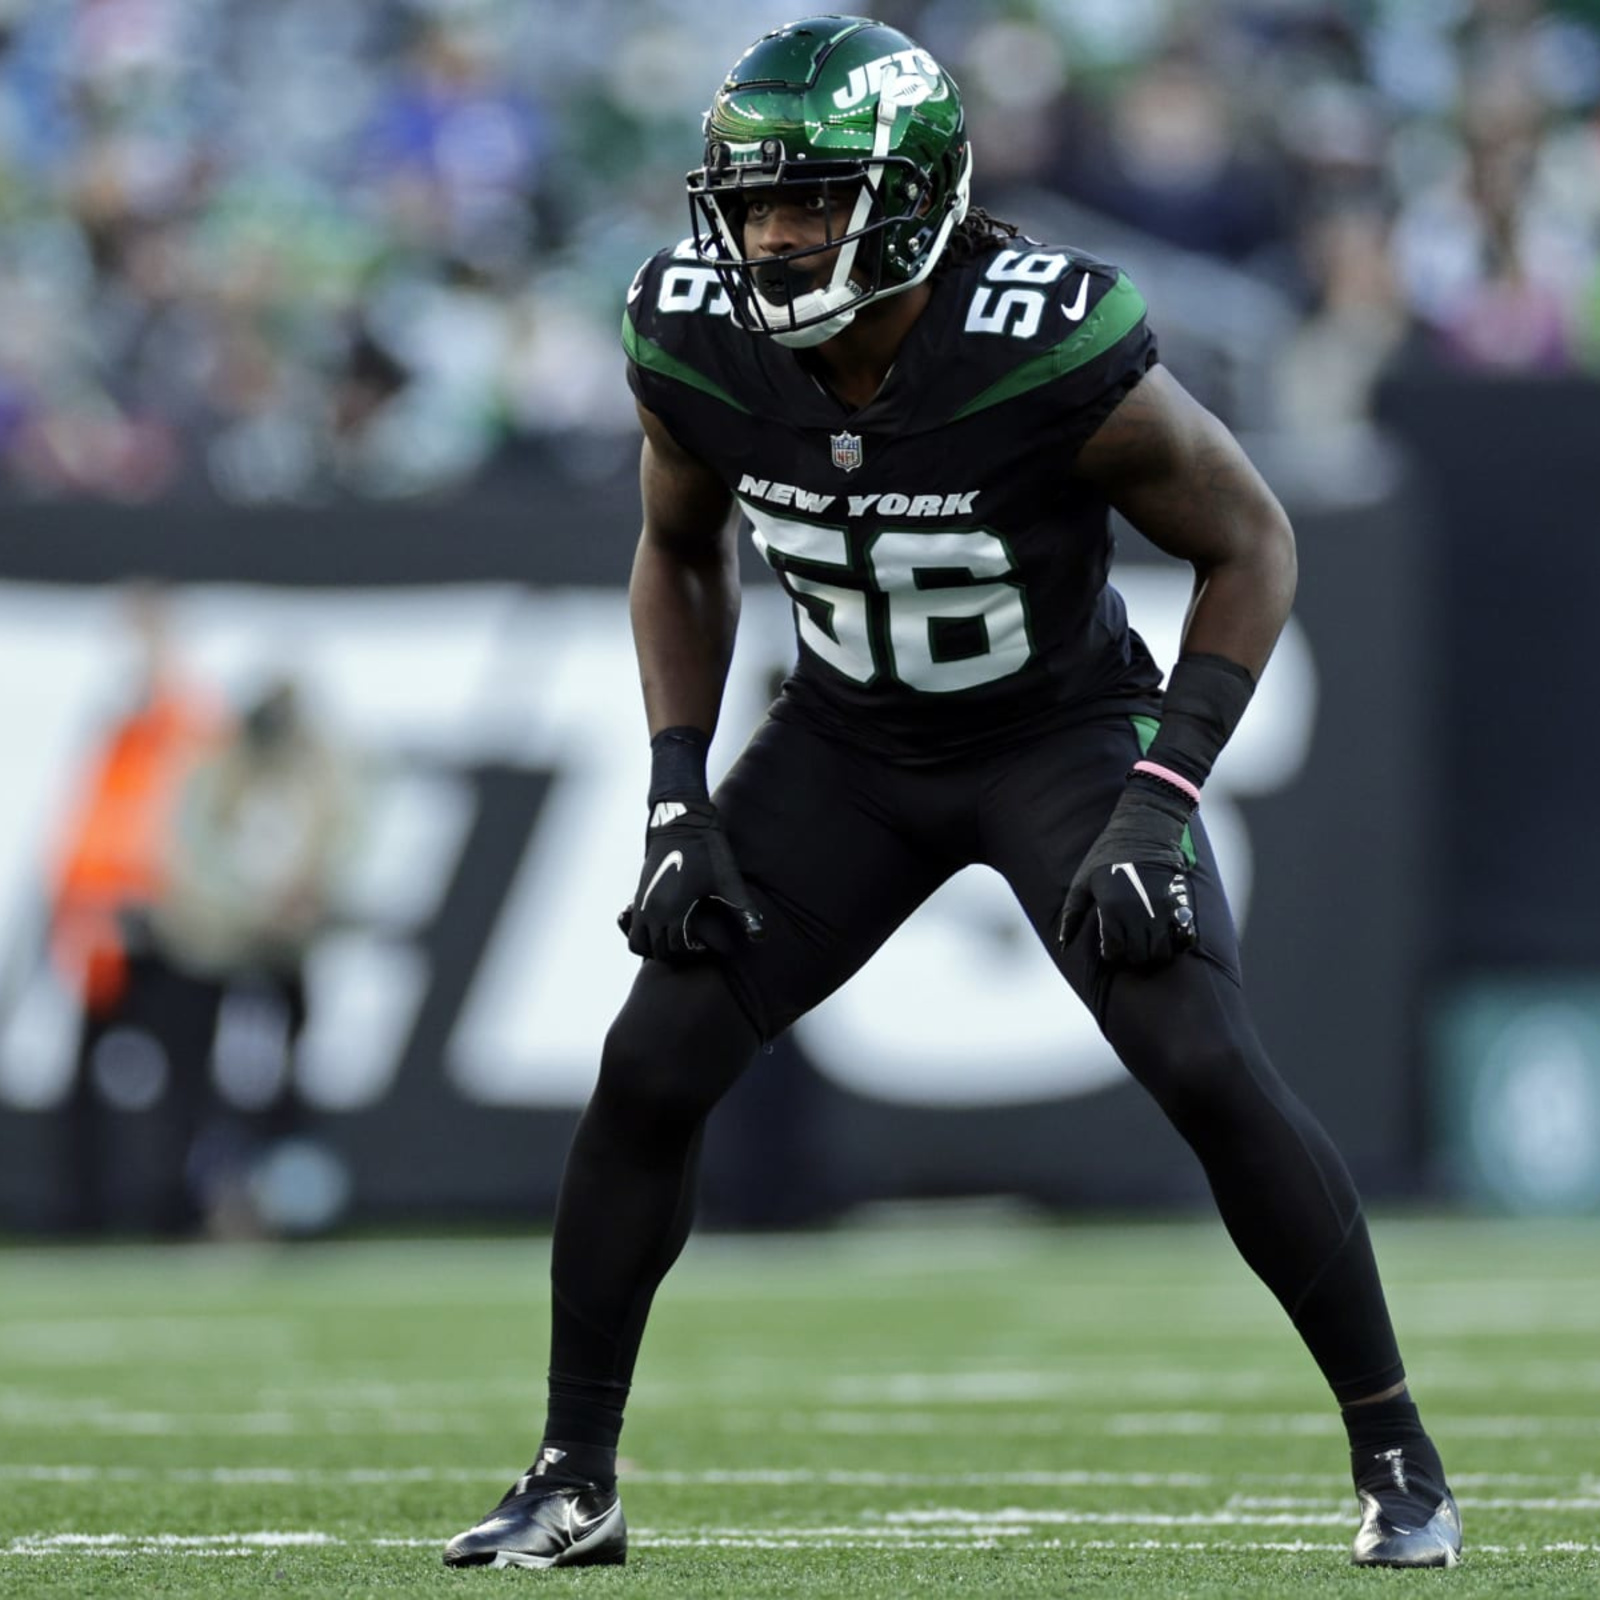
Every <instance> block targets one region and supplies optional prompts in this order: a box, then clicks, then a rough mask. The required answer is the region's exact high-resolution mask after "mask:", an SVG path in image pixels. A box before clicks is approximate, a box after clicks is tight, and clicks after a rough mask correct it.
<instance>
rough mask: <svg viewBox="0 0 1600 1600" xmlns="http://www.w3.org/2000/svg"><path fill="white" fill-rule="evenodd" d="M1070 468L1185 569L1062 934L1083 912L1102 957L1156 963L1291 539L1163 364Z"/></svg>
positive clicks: (1181, 934)
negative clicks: (1134, 740)
mask: <svg viewBox="0 0 1600 1600" xmlns="http://www.w3.org/2000/svg"><path fill="white" fill-rule="evenodd" d="M1075 472H1076V474H1077V476H1078V477H1079V478H1080V479H1081V480H1082V481H1084V482H1085V483H1088V484H1090V485H1092V486H1093V487H1094V488H1095V489H1096V490H1098V491H1099V493H1101V494H1102V495H1103V496H1104V497H1105V498H1106V500H1107V501H1108V502H1109V503H1110V504H1111V505H1113V506H1115V507H1116V508H1117V510H1119V511H1120V512H1121V513H1122V514H1123V515H1124V516H1125V517H1126V518H1127V519H1128V520H1129V522H1131V523H1132V524H1133V525H1134V527H1136V528H1137V529H1138V530H1139V531H1140V532H1141V533H1142V534H1144V536H1145V537H1146V538H1147V539H1149V540H1150V541H1151V543H1153V544H1155V545H1157V546H1158V547H1159V548H1161V549H1163V550H1165V551H1167V552H1168V553H1169V554H1170V555H1174V556H1177V557H1179V558H1180V559H1182V560H1185V561H1187V562H1189V564H1190V565H1191V566H1192V567H1193V568H1194V575H1195V581H1194V596H1193V599H1192V600H1191V602H1190V605H1189V611H1188V615H1187V616H1186V617H1185V619H1184V626H1183V638H1182V644H1181V647H1180V651H1179V655H1178V660H1177V662H1176V663H1175V664H1174V665H1173V668H1172V671H1171V673H1170V674H1169V675H1168V678H1167V686H1166V690H1165V693H1164V694H1163V697H1162V714H1161V725H1160V727H1159V729H1158V730H1157V732H1156V736H1155V738H1154V739H1153V740H1152V741H1151V743H1150V747H1149V749H1148V750H1146V751H1145V754H1144V757H1143V759H1141V760H1139V761H1137V762H1135V763H1134V765H1133V767H1132V769H1131V770H1130V772H1129V774H1128V782H1127V787H1126V788H1125V789H1124V790H1123V793H1122V797H1121V799H1120V800H1119V801H1118V802H1117V805H1116V807H1115V809H1114V810H1113V811H1112V813H1111V817H1110V819H1109V821H1108V822H1107V823H1106V826H1105V828H1104V830H1103V831H1102V832H1101V834H1100V837H1099V838H1098V839H1097V840H1096V841H1095V843H1094V845H1093V846H1092V847H1091V848H1090V851H1089V853H1088V855H1087V856H1086V857H1085V858H1084V860H1083V862H1082V864H1081V865H1080V866H1079V868H1078V871H1077V873H1076V874H1075V875H1074V877H1073V880H1072V883H1071V885H1070V886H1069V887H1068V890H1067V898H1066V903H1065V905H1064V906H1063V908H1062V914H1061V921H1060V924H1059V928H1058V936H1059V939H1060V942H1061V944H1062V947H1063V948H1065V947H1066V946H1068V945H1070V944H1071V943H1072V941H1073V940H1074V939H1075V938H1076V937H1077V936H1078V932H1079V930H1080V929H1081V928H1082V927H1083V926H1084V924H1085V923H1086V922H1087V921H1088V918H1089V913H1090V912H1091V911H1094V912H1095V913H1096V923H1097V926H1098V930H1099V939H1100V950H1101V953H1102V955H1103V956H1104V957H1105V958H1106V959H1107V960H1110V961H1113V962H1116V963H1121V964H1125V965H1129V966H1139V967H1148V966H1159V965H1161V964H1162V963H1163V962H1166V961H1170V960H1172V959H1173V958H1174V957H1176V956H1178V955H1180V954H1181V953H1182V952H1183V951H1184V950H1185V949H1187V948H1188V947H1189V946H1190V945H1192V944H1193V943H1194V941H1195V939H1196V937H1197V934H1198V930H1197V929H1196V926H1195V920H1194V909H1193V905H1192V903H1191V897H1190V895H1189V888H1188V878H1187V875H1186V867H1187V858H1186V856H1185V853H1184V849H1183V837H1184V829H1185V828H1186V827H1187V826H1188V823H1189V819H1190V817H1191V816H1192V815H1193V813H1194V810H1195V807H1196V806H1198V805H1199V803H1200V793H1201V789H1202V788H1203V786H1204V784H1205V782H1206V779H1207V778H1208V777H1209V776H1210V773H1211V766H1212V763H1213V762H1214V761H1215V760H1216V758H1217V755H1218V752H1219V751H1220V750H1221V749H1222V747H1223V745H1224V744H1226V743H1227V741H1228V738H1229V737H1230V735H1231V734H1232V733H1233V730H1234V728H1235V727H1237V726H1238V723H1239V719H1240V717H1242V716H1243V715H1244V711H1245V707H1246V706H1247V705H1248V704H1249V702H1250V696H1251V695H1252V694H1253V693H1254V691H1255V685H1256V678H1257V675H1258V674H1259V673H1260V672H1261V670H1262V668H1263V667H1265V666H1266V664H1267V658H1268V657H1269V656H1270V655H1271V654H1272V647H1273V646H1274V645H1275V644H1276V643H1277V639H1278V635H1279V633H1281V632H1282V630H1283V625H1284V623H1285V621H1287V619H1288V616H1289V608H1290V606H1291V604H1292V603H1293V601H1294V589H1295V550H1294V534H1293V531H1292V529H1291V528H1290V526H1289V519H1288V517H1287V516H1286V515H1285V514H1284V510H1283V507H1282V506H1281V505H1279V503H1278V500H1277V497H1276V496H1275V495H1274V494H1273V493H1272V491H1271V490H1270V489H1269V488H1268V487H1267V485H1266V483H1265V482H1264V481H1263V480H1262V478H1261V475H1260V474H1259V473H1258V472H1257V471H1256V470H1255V468H1254V467H1253V466H1252V465H1251V463H1250V460H1249V458H1248V457H1247V456H1246V455H1245V453H1244V451H1243V449H1242V448H1241V447H1240V445H1239V442H1238V441H1237V440H1236V439H1235V438H1234V437H1233V435H1232V434H1231V433H1229V432H1228V430H1227V429H1226V428H1225V427H1224V426H1223V425H1222V424H1221V423H1220V422H1219V421H1218V420H1217V419H1216V418H1215V417H1214V416H1212V415H1211V413H1210V412H1209V411H1207V410H1206V409H1205V408H1204V407H1203V406H1201V405H1200V404H1199V403H1198V402H1197V401H1195V400H1194V399H1193V398H1192V397H1191V396H1190V395H1189V394H1188V393H1187V392H1186V391H1185V390H1184V388H1183V386H1182V385H1181V384H1180V383H1179V382H1178V381H1177V379H1175V378H1173V377H1172V376H1171V375H1170V374H1169V373H1167V372H1165V371H1164V370H1163V369H1162V368H1160V367H1156V368H1153V369H1152V370H1151V371H1150V372H1149V373H1147V374H1146V375H1145V377H1144V378H1143V379H1142V381H1140V382H1139V383H1137V384H1136V385H1135V386H1134V387H1133V389H1132V390H1131V391H1130V392H1129V393H1128V394H1127V395H1126V396H1124V398H1123V399H1122V401H1121V402H1120V404H1119V405H1118V406H1117V408H1116V409H1115V410H1114V411H1113V412H1112V413H1111V415H1110V416H1109V417H1108V418H1107V419H1106V421H1105V422H1104V423H1102V424H1101V426H1100V427H1099V428H1098V429H1097V430H1096V432H1095V433H1094V434H1093V435H1092V436H1091V437H1090V439H1089V440H1088V442H1087V443H1086V444H1085V445H1084V447H1083V449H1082V450H1081V451H1080V453H1079V455H1078V459H1077V463H1076V467H1075Z"/></svg>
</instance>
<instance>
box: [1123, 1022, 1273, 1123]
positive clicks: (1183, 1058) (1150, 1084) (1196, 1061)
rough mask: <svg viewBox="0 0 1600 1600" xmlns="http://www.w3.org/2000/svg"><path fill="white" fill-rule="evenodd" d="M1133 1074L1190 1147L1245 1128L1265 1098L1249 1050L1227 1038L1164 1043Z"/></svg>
mask: <svg viewBox="0 0 1600 1600" xmlns="http://www.w3.org/2000/svg"><path fill="white" fill-rule="evenodd" d="M1130 1065H1132V1063H1130ZM1134 1071H1135V1076H1137V1077H1138V1079H1139V1081H1140V1082H1141V1083H1143V1084H1144V1086H1145V1087H1146V1088H1147V1089H1148V1090H1149V1091H1150V1093H1151V1094H1152V1095H1154V1096H1155V1099H1156V1102H1157V1104H1158V1105H1159V1106H1160V1107H1161V1109H1162V1111H1163V1112H1165V1114H1166V1116H1167V1118H1168V1120H1169V1121H1171V1122H1172V1123H1173V1125H1174V1126H1175V1127H1176V1128H1177V1129H1178V1131H1179V1132H1180V1133H1182V1134H1184V1136H1185V1137H1186V1138H1188V1139H1189V1140H1190V1142H1191V1143H1193V1142H1194V1141H1195V1139H1196V1138H1197V1137H1204V1136H1205V1135H1206V1134H1208V1133H1210V1134H1216V1133H1218V1132H1223V1131H1225V1130H1226V1129H1227V1128H1229V1127H1232V1126H1234V1125H1236V1124H1242V1123H1243V1122H1244V1121H1246V1120H1247V1119H1248V1117H1249V1115H1250V1107H1251V1105H1252V1104H1253V1103H1254V1102H1257V1101H1259V1099H1260V1089H1259V1085H1258V1084H1257V1082H1256V1078H1255V1074H1254V1073H1253V1072H1252V1070H1251V1063H1250V1062H1249V1061H1248V1060H1247V1059H1246V1055H1245V1052H1244V1050H1243V1049H1241V1048H1240V1046H1239V1045H1238V1044H1237V1043H1236V1042H1235V1041H1233V1040H1231V1039H1227V1038H1220V1039H1219V1038H1205V1037H1198V1038H1197V1037H1194V1036H1190V1037H1187V1038H1169V1039H1166V1040H1163V1041H1162V1042H1161V1044H1160V1045H1159V1046H1157V1047H1154V1048H1151V1049H1149V1050H1148V1051H1147V1052H1146V1053H1145V1055H1144V1058H1143V1060H1142V1061H1141V1062H1140V1063H1139V1064H1138V1065H1137V1066H1136V1067H1135V1068H1134Z"/></svg>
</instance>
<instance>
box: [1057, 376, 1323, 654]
mask: <svg viewBox="0 0 1600 1600" xmlns="http://www.w3.org/2000/svg"><path fill="white" fill-rule="evenodd" d="M1075 471H1076V475H1077V476H1078V477H1080V478H1082V479H1083V480H1084V481H1085V482H1087V483H1089V484H1092V485H1093V486H1094V487H1095V488H1096V489H1098V490H1099V492H1100V493H1101V494H1103V495H1104V496H1105V498H1106V499H1107V500H1108V501H1110V503H1111V504H1112V505H1113V506H1115V507H1116V508H1117V510H1118V511H1120V512H1121V513H1122V514H1123V516H1125V517H1126V518H1127V519H1128V521H1129V522H1131V523H1132V524H1133V525H1134V527H1136V528H1137V529H1138V530H1139V532H1140V533H1142V534H1143V535H1144V536H1145V537H1146V538H1147V539H1148V540H1150V542H1151V543H1152V544H1154V545H1156V546H1158V547H1159V548H1160V549H1162V550H1165V551H1166V552H1167V553H1168V554H1169V555H1174V556H1177V557H1179V558H1180V559H1181V560H1184V561H1187V562H1189V563H1190V564H1191V565H1192V566H1193V567H1194V572H1195V588H1194V599H1193V601H1192V603H1191V605H1190V607H1189V614H1188V616H1187V618H1186V619H1185V622H1184V631H1183V645H1182V649H1183V652H1184V653H1185V654H1205V655H1215V656H1220V657H1222V658H1224V659H1226V660H1228V661H1232V662H1234V663H1235V664H1237V665H1238V666H1240V667H1242V668H1243V669H1244V670H1245V671H1246V672H1248V673H1249V674H1250V676H1251V678H1252V679H1255V678H1257V677H1259V676H1260V674H1261V669H1262V668H1263V667H1265V666H1266V664H1267V658H1268V656H1270V655H1271V654H1272V647H1273V645H1274V644H1276V643H1277V639H1278V634H1279V633H1280V632H1281V631H1282V629H1283V625H1284V623H1285V621H1287V619H1288V616H1289V607H1290V605H1291V604H1292V603H1293V600H1294V588H1295V552H1294V533H1293V531H1292V529H1291V528H1290V526H1289V519H1288V517H1287V516H1286V515H1285V514H1284V510H1283V507H1282V506H1281V505H1280V504H1279V503H1278V500H1277V497H1276V496H1275V495H1274V494H1273V492H1272V490H1271V489H1269V488H1268V487H1267V485H1266V483H1265V482H1264V481H1263V479H1262V477H1261V474H1260V473H1259V472H1257V471H1256V469H1255V467H1254V466H1253V465H1252V464H1251V462H1250V458H1249V457H1248V456H1246V455H1245V453H1244V451H1243V449H1242V448H1241V447H1240V445H1239V442H1238V440H1237V439H1235V438H1234V437H1233V435H1232V434H1231V433H1229V431H1228V430H1227V429H1226V428H1225V427H1224V426H1223V425H1222V423H1221V422H1219V421H1218V420H1217V419H1216V418H1215V417H1214V416H1212V414H1211V413H1210V412H1209V411H1207V410H1206V409H1205V407H1204V406H1202V405H1201V404H1200V403H1199V402H1198V401H1197V400H1195V399H1194V397H1193V396H1192V395H1190V394H1189V392H1188V391H1187V390H1186V389H1185V388H1184V387H1183V385H1182V384H1180V383H1179V382H1178V380H1177V379H1176V378H1174V377H1173V376H1172V375H1171V373H1169V372H1168V371H1166V369H1165V368H1163V367H1153V368H1152V369H1151V370H1150V371H1149V372H1148V373H1147V374H1146V375H1145V376H1144V378H1143V379H1142V380H1141V381H1140V382H1139V383H1137V384H1135V385H1134V387H1133V389H1132V390H1130V391H1129V393H1128V394H1127V396H1126V397H1125V398H1124V399H1123V400H1122V402H1121V404H1120V405H1118V407H1117V408H1116V410H1115V411H1113V412H1112V413H1111V415H1110V416H1109V417H1108V418H1107V419H1106V421H1105V422H1104V423H1102V424H1101V426H1100V428H1099V429H1098V430H1097V431H1096V432H1095V434H1094V435H1093V436H1092V437H1091V438H1090V439H1089V441H1088V442H1087V443H1086V444H1085V445H1084V447H1083V449H1082V450H1081V451H1080V452H1079V455H1078V460H1077V465H1076V468H1075Z"/></svg>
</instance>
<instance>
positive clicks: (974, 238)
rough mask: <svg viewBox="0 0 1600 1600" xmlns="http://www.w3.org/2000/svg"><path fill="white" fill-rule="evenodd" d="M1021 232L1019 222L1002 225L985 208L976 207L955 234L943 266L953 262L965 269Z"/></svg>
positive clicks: (941, 260)
mask: <svg viewBox="0 0 1600 1600" xmlns="http://www.w3.org/2000/svg"><path fill="white" fill-rule="evenodd" d="M1019 231H1020V230H1019V229H1018V227H1017V225H1016V223H1014V222H1002V221H1001V220H1000V219H999V218H998V217H991V216H990V215H989V213H988V212H987V211H985V210H984V209H983V207H982V206H973V207H971V208H970V209H969V210H968V212H967V214H966V216H964V217H963V218H962V219H961V221H960V222H959V223H957V225H956V226H955V228H954V229H953V230H952V231H951V234H950V242H949V243H948V244H947V245H946V246H945V250H944V254H943V255H942V256H941V257H940V258H939V265H940V266H943V265H944V264H945V263H946V262H950V263H951V264H952V265H955V266H962V265H965V263H967V262H969V261H975V260H976V259H977V258H978V257H979V256H982V255H987V254H988V253H989V252H990V251H991V250H998V249H999V248H1000V247H1001V246H1002V245H1003V244H1005V243H1007V242H1008V241H1009V240H1012V239H1015V238H1016V236H1017V234H1018V232H1019Z"/></svg>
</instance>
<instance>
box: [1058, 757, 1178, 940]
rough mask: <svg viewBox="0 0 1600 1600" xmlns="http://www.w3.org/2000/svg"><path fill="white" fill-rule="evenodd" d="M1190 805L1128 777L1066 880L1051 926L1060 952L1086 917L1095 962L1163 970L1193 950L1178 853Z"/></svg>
mask: <svg viewBox="0 0 1600 1600" xmlns="http://www.w3.org/2000/svg"><path fill="white" fill-rule="evenodd" d="M1193 810H1194V807H1193V805H1192V804H1191V803H1190V802H1189V801H1187V800H1186V799H1185V798H1184V797H1183V796H1182V795H1180V794H1178V793H1177V792H1176V791H1174V790H1171V789H1169V788H1168V787H1167V785H1165V784H1163V783H1160V782H1158V781H1155V780H1152V779H1148V778H1145V777H1143V776H1141V775H1140V774H1138V773H1135V774H1134V775H1133V776H1132V777H1131V778H1129V780H1128V787H1127V788H1126V789H1124V790H1123V792H1122V797H1121V799H1119V800H1118V801H1117V804H1116V809H1115V810H1114V811H1113V812H1112V813H1111V820H1110V821H1109V822H1107V823H1106V825H1105V827H1104V828H1103V829H1102V830H1101V833H1100V837H1099V838H1098V839H1096V840H1095V842H1094V843H1093V844H1092V845H1091V846H1090V847H1089V853H1088V855H1086V856H1085V857H1084V858H1083V865H1082V866H1080V867H1079V868H1078V870H1077V872H1076V873H1075V874H1074V875H1073V879H1072V883H1071V885H1070V886H1069V887H1068V889H1067V899H1066V904H1065V905H1064V906H1063V907H1062V908H1061V920H1060V922H1059V923H1058V925H1057V928H1056V943H1057V944H1058V945H1059V946H1060V948H1061V949H1062V950H1063V951H1064V950H1066V949H1067V947H1068V946H1069V945H1071V943H1072V941H1073V940H1074V939H1076V938H1077V936H1078V932H1079V930H1080V929H1081V928H1082V927H1083V924H1084V923H1085V921H1087V919H1088V917H1089V914H1090V913H1091V912H1093V913H1094V915H1095V918H1096V921H1097V924H1098V929H1099V938H1100V954H1101V956H1102V958H1103V959H1104V960H1106V961H1108V962H1110V963H1112V965H1114V966H1122V967H1135V968H1146V969H1148V968H1152V967H1161V966H1165V965H1166V964H1167V962H1169V961H1172V960H1175V959H1176V958H1177V957H1178V956H1180V955H1182V954H1183V952H1184V951H1185V950H1188V949H1190V948H1192V947H1193V945H1194V942H1195V937H1196V928H1195V920H1194V896H1193V894H1192V893H1191V891H1190V887H1189V873H1188V866H1187V863H1186V861H1185V859H1184V854H1183V844H1182V840H1183V830H1184V828H1185V827H1186V826H1187V825H1188V821H1189V817H1190V815H1191V813H1192V812H1193Z"/></svg>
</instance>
